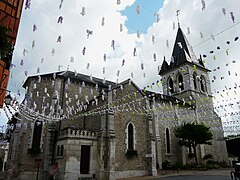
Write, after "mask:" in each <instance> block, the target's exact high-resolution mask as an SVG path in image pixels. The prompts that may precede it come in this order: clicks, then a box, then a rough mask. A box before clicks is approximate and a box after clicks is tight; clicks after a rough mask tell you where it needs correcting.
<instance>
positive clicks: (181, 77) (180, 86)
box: [178, 74, 184, 91]
mask: <svg viewBox="0 0 240 180" xmlns="http://www.w3.org/2000/svg"><path fill="white" fill-rule="evenodd" d="M178 87H179V89H181V91H183V90H184V85H183V76H182V75H181V74H179V75H178Z"/></svg>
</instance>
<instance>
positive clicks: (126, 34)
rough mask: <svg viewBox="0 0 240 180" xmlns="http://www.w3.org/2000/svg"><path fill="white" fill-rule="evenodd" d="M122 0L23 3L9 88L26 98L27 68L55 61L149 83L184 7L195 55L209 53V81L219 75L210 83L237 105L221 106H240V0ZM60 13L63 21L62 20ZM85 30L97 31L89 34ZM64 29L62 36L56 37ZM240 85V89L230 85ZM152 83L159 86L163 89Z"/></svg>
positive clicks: (221, 100) (52, 66)
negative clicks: (26, 4)
mask: <svg viewBox="0 0 240 180" xmlns="http://www.w3.org/2000/svg"><path fill="white" fill-rule="evenodd" d="M119 1H120V4H118V3H117V2H118V0H101V1H96V0H63V1H62V4H61V0H51V1H48V0H37V1H35V0H33V1H31V6H30V9H26V10H25V9H23V12H22V18H21V24H20V28H19V32H18V39H17V44H16V47H15V51H14V57H13V62H12V63H13V68H12V69H11V79H10V82H9V87H8V89H9V90H11V92H12V94H13V95H15V96H17V97H18V99H22V98H23V96H24V90H23V89H22V83H23V82H24V80H25V79H26V77H27V76H28V75H34V74H37V71H38V70H39V71H40V73H39V74H42V73H47V72H52V71H58V67H60V70H66V69H67V68H69V70H72V71H77V72H79V73H83V74H87V75H92V76H96V77H99V78H106V79H108V80H112V81H114V82H116V81H118V82H121V81H123V80H125V79H127V78H130V77H131V76H132V77H131V78H132V79H133V81H134V82H136V83H137V85H139V86H140V87H141V88H143V87H144V86H147V85H150V84H151V83H153V82H156V81H157V80H159V79H160V77H159V76H158V66H160V65H161V64H162V61H163V57H164V56H166V58H167V61H168V62H169V61H170V59H171V53H172V48H173V43H174V40H175V37H176V32H177V17H176V11H177V10H180V13H179V19H180V26H181V28H182V30H183V32H184V33H185V35H186V36H187V38H188V40H189V42H190V44H191V45H192V46H193V49H194V52H195V54H196V56H197V57H198V56H200V54H202V55H207V58H205V59H206V65H207V67H208V68H210V69H211V70H212V72H211V74H210V77H211V80H212V79H216V80H215V81H214V82H213V83H212V92H213V94H214V95H216V101H215V102H216V107H218V106H220V105H223V106H225V104H229V102H232V103H233V104H234V106H231V107H229V106H228V105H227V106H226V107H224V108H229V109H226V111H225V110H221V108H220V109H219V111H220V112H221V113H222V114H221V115H224V112H235V111H239V105H238V104H237V102H238V101H239V99H240V98H239V89H240V87H239V85H240V80H239V76H240V72H239V70H238V69H239V67H240V63H239V56H240V51H239V45H240V43H239V42H240V40H236V41H235V38H236V37H238V36H240V35H239V32H240V11H239V6H240V2H239V0H204V1H202V0H191V1H186V0H164V1H161V0H119ZM203 3H204V4H205V5H204V4H203ZM60 4H61V8H59V6H60ZM83 9H84V10H85V14H84V13H83ZM60 16H62V18H63V20H62V23H57V21H58V19H59V17H60ZM34 25H35V26H36V28H37V29H36V30H35V31H33V26H34ZM174 26H175V28H174ZM87 31H92V34H90V35H89V36H88V35H87ZM59 36H61V42H57V39H58V37H59ZM113 41H114V50H113V47H112V42H113ZM227 41H229V42H230V43H226V42H227ZM167 42H168V43H167ZM217 47H218V48H217ZM84 48H85V54H84V55H83V49H84ZM134 48H136V56H133V53H134ZM24 51H25V53H24ZM53 51H54V52H53ZM210 51H214V53H210ZM154 53H155V54H156V61H154V58H153V54H154ZM104 54H106V61H104ZM123 59H124V60H125V62H124V65H123ZM141 64H143V69H142V66H141ZM103 69H104V70H105V72H104V73H103ZM237 71H238V72H237ZM235 73H238V74H235ZM236 75H237V76H236ZM221 77H222V78H221ZM236 85H237V87H238V88H237V89H236V90H237V91H236V92H234V91H233V90H228V91H227V90H226V89H229V88H234V87H235V86H236ZM155 90H156V91H159V92H162V89H161V88H160V89H156V88H155ZM223 90H225V91H224V92H223ZM18 91H20V96H19V95H17V92H18ZM224 93H225V94H224ZM226 93H228V94H226ZM234 98H235V99H234ZM230 99H231V100H230ZM227 100H229V101H227ZM0 118H1V124H3V123H4V122H6V117H5V116H4V112H3V111H2V112H1V117H0ZM227 118H228V120H229V121H233V120H232V118H234V121H235V122H234V123H232V124H236V123H239V121H240V120H239V117H238V116H229V117H227ZM238 120H239V121H238ZM237 121H238V122H237ZM229 125H231V124H229Z"/></svg>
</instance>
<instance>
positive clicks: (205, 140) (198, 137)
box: [174, 122, 213, 164]
mask: <svg viewBox="0 0 240 180" xmlns="http://www.w3.org/2000/svg"><path fill="white" fill-rule="evenodd" d="M174 134H175V136H176V137H177V138H179V142H178V143H179V145H180V146H186V147H188V148H189V149H191V147H192V148H193V150H194V154H195V161H196V164H197V163H198V162H197V156H196V147H197V145H200V144H208V145H211V144H212V143H211V140H212V139H213V135H212V132H211V131H210V128H209V127H206V126H205V125H203V124H199V123H197V122H192V123H191V122H188V123H184V124H183V125H181V126H179V127H177V128H175V129H174Z"/></svg>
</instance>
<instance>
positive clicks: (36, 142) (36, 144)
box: [32, 120, 43, 152]
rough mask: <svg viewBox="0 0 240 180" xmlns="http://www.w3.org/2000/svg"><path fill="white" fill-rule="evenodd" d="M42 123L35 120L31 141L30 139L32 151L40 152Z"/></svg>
mask: <svg viewBox="0 0 240 180" xmlns="http://www.w3.org/2000/svg"><path fill="white" fill-rule="evenodd" d="M42 124H43V123H42V121H39V120H37V121H36V122H35V124H34V131H33V139H32V151H33V152H40V143H41V136H42Z"/></svg>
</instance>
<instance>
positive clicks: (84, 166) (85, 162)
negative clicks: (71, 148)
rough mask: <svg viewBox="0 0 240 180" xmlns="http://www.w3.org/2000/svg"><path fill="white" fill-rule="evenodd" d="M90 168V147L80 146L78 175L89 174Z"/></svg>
mask: <svg viewBox="0 0 240 180" xmlns="http://www.w3.org/2000/svg"><path fill="white" fill-rule="evenodd" d="M89 168H90V146H87V145H82V146H81V162H80V173H81V174H89Z"/></svg>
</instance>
